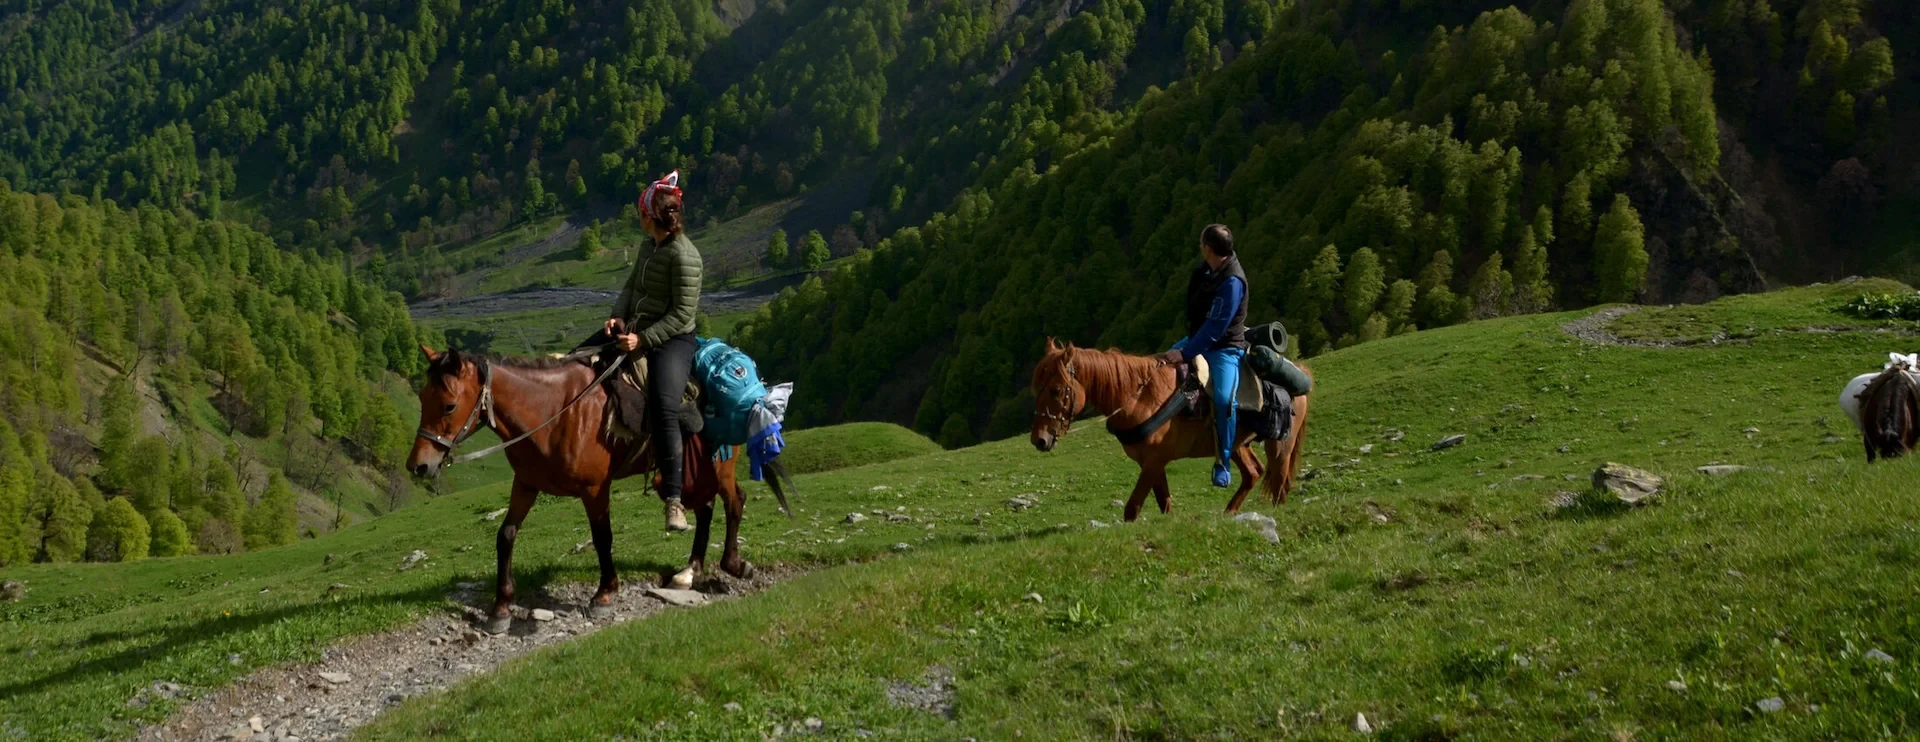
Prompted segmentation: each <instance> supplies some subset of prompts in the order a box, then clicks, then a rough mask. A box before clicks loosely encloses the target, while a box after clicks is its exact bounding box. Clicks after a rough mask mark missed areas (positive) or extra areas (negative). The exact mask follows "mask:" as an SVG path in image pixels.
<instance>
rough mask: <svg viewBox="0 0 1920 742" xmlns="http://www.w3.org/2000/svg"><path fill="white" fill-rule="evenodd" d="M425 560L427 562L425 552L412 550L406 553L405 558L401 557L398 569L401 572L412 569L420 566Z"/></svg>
mask: <svg viewBox="0 0 1920 742" xmlns="http://www.w3.org/2000/svg"><path fill="white" fill-rule="evenodd" d="M426 560H427V552H425V551H423V550H420V549H414V550H413V551H410V552H408V553H407V555H406V556H405V557H402V558H401V559H400V569H401V570H402V571H405V570H409V569H413V568H414V567H417V566H420V563H421V562H424V561H426Z"/></svg>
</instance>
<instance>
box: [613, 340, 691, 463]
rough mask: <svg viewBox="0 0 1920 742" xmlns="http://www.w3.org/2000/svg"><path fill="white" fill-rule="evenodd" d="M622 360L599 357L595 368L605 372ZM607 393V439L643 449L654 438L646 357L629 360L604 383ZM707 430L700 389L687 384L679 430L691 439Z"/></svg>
mask: <svg viewBox="0 0 1920 742" xmlns="http://www.w3.org/2000/svg"><path fill="white" fill-rule="evenodd" d="M619 360H620V356H618V355H614V356H612V357H606V356H599V357H596V358H595V359H594V368H595V369H596V370H597V371H605V370H606V365H605V364H608V363H616V362H618V361H619ZM603 386H605V387H606V390H607V398H608V400H609V404H608V405H607V424H606V426H605V430H606V431H607V437H609V438H611V439H614V440H625V441H631V442H633V443H635V444H637V445H635V446H634V450H635V451H638V450H639V449H641V448H644V447H645V445H646V442H647V439H648V438H649V437H651V435H652V432H651V431H652V428H651V427H650V426H649V425H648V424H647V405H648V404H649V402H648V400H647V357H646V356H643V355H640V354H637V353H636V354H632V355H629V356H627V358H626V365H625V366H623V367H621V369H620V371H619V373H616V374H614V375H613V377H612V378H609V379H607V380H606V382H604V384H603ZM705 427H706V417H705V416H704V415H701V414H700V386H699V385H698V384H695V383H693V382H692V381H689V382H687V389H686V391H685V392H682V393H681V395H680V430H681V432H683V433H685V434H686V435H687V436H689V437H691V436H694V435H697V434H699V433H700V431H701V430H702V429H704V428H705Z"/></svg>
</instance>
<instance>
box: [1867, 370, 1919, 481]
mask: <svg viewBox="0 0 1920 742" xmlns="http://www.w3.org/2000/svg"><path fill="white" fill-rule="evenodd" d="M1860 400H1861V405H1860V437H1861V440H1862V441H1863V442H1864V443H1865V445H1866V448H1867V461H1869V462H1871V461H1873V460H1874V458H1875V457H1876V456H1877V457H1879V458H1883V459H1893V458H1899V457H1900V456H1902V455H1905V454H1906V453H1908V452H1910V451H1912V450H1913V449H1914V446H1915V444H1916V443H1920V385H1916V383H1915V381H1914V377H1913V373H1912V372H1910V371H1908V370H1906V368H1905V367H1902V366H1895V367H1893V368H1889V369H1887V370H1886V372H1885V373H1882V374H1880V375H1879V376H1878V377H1875V378H1874V380H1873V381H1871V382H1868V384H1867V389H1866V391H1863V392H1861V393H1860Z"/></svg>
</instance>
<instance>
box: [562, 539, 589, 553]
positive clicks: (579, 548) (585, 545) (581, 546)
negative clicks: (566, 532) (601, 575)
mask: <svg viewBox="0 0 1920 742" xmlns="http://www.w3.org/2000/svg"><path fill="white" fill-rule="evenodd" d="M592 546H593V542H592V541H582V542H580V543H577V544H574V545H573V550H572V551H569V552H567V555H568V556H572V555H574V554H578V553H580V552H583V551H586V550H587V549H589V548H592Z"/></svg>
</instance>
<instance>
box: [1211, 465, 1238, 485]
mask: <svg viewBox="0 0 1920 742" xmlns="http://www.w3.org/2000/svg"><path fill="white" fill-rule="evenodd" d="M1213 486H1215V487H1231V486H1233V472H1232V471H1231V470H1229V469H1227V465H1226V464H1225V463H1224V462H1219V461H1216V462H1214V463H1213Z"/></svg>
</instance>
